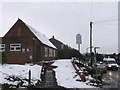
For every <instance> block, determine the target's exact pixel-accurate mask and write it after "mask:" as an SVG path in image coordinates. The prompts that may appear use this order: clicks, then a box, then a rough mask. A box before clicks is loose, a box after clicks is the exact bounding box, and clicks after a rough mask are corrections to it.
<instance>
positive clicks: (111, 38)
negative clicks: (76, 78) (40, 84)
mask: <svg viewBox="0 0 120 90" xmlns="http://www.w3.org/2000/svg"><path fill="white" fill-rule="evenodd" d="M0 11H1V14H0V17H1V21H0V36H4V35H5V33H7V32H8V30H9V29H10V28H11V27H12V25H13V24H14V23H15V22H16V21H17V19H18V18H20V19H21V20H23V21H24V22H25V23H27V24H29V25H31V26H32V27H33V28H35V29H36V30H39V31H40V32H41V33H42V34H44V35H45V36H46V37H48V38H51V37H52V36H53V35H54V36H55V38H56V39H58V40H60V41H62V42H63V43H65V44H68V45H69V46H71V47H72V48H77V45H76V34H77V33H79V34H81V35H82V45H81V52H82V53H85V52H86V48H88V47H89V22H90V21H93V22H94V23H93V46H99V47H100V49H99V50H98V52H99V53H114V52H115V53H117V52H118V20H117V17H118V3H117V2H95V1H92V2H58V1H56V2H4V3H0Z"/></svg>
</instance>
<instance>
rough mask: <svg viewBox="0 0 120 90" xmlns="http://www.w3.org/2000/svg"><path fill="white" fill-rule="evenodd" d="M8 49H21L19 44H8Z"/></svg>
mask: <svg viewBox="0 0 120 90" xmlns="http://www.w3.org/2000/svg"><path fill="white" fill-rule="evenodd" d="M10 51H21V44H10Z"/></svg>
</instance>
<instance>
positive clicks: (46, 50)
mask: <svg viewBox="0 0 120 90" xmlns="http://www.w3.org/2000/svg"><path fill="white" fill-rule="evenodd" d="M45 57H48V48H47V47H45Z"/></svg>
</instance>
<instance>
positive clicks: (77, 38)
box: [76, 34, 82, 44]
mask: <svg viewBox="0 0 120 90" xmlns="http://www.w3.org/2000/svg"><path fill="white" fill-rule="evenodd" d="M76 44H82V36H81V35H80V34H77V35H76Z"/></svg>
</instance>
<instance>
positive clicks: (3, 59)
mask: <svg viewBox="0 0 120 90" xmlns="http://www.w3.org/2000/svg"><path fill="white" fill-rule="evenodd" d="M6 61H7V60H6V55H5V53H4V52H0V63H1V64H4V63H6Z"/></svg>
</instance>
